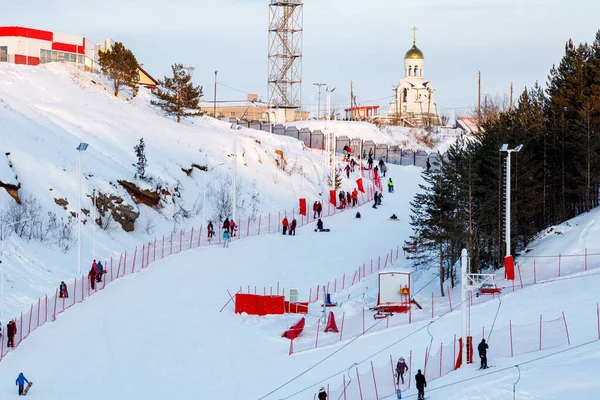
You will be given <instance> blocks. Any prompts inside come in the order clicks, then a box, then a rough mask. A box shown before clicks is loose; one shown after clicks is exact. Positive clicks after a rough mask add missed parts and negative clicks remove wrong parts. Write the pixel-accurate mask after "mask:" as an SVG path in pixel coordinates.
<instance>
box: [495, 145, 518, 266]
mask: <svg viewBox="0 0 600 400" xmlns="http://www.w3.org/2000/svg"><path fill="white" fill-rule="evenodd" d="M522 148H523V145H522V144H520V145H518V146H517V147H515V148H514V149H509V148H508V144H506V143H505V144H503V145H502V147H500V151H502V152H506V215H505V222H506V225H505V228H504V229H505V241H506V257H508V256H510V154H511V153H513V152H515V153H518V152H519V151H521V149H522Z"/></svg>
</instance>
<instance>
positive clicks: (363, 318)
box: [362, 307, 365, 335]
mask: <svg viewBox="0 0 600 400" xmlns="http://www.w3.org/2000/svg"><path fill="white" fill-rule="evenodd" d="M362 328H363V330H362V333H363V335H364V334H365V307H363V312H362Z"/></svg>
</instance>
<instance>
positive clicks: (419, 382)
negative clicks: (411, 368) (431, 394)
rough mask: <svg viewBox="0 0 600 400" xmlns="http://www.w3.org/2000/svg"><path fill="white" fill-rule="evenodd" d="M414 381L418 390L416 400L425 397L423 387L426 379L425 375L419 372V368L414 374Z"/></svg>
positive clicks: (425, 384) (421, 399) (425, 385)
mask: <svg viewBox="0 0 600 400" xmlns="http://www.w3.org/2000/svg"><path fill="white" fill-rule="evenodd" d="M415 383H416V385H417V390H418V391H419V397H418V400H423V399H425V388H426V387H427V381H426V380H425V375H423V374H422V373H421V370H418V371H417V374H416V375H415Z"/></svg>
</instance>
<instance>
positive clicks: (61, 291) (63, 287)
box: [58, 281, 69, 299]
mask: <svg viewBox="0 0 600 400" xmlns="http://www.w3.org/2000/svg"><path fill="white" fill-rule="evenodd" d="M58 293H59V294H58V297H59V298H61V299H66V298H68V297H69V292H68V291H67V284H66V283H65V281H61V282H60V286H59V287H58Z"/></svg>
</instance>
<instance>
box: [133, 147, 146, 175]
mask: <svg viewBox="0 0 600 400" xmlns="http://www.w3.org/2000/svg"><path fill="white" fill-rule="evenodd" d="M133 150H134V151H135V156H136V157H137V159H138V160H137V163H135V164H133V166H134V167H136V173H135V177H136V179H137V178H140V179H146V167H147V166H148V161H147V160H146V143H144V138H140V143H139V144H137V145H135V146H134V147H133Z"/></svg>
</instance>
